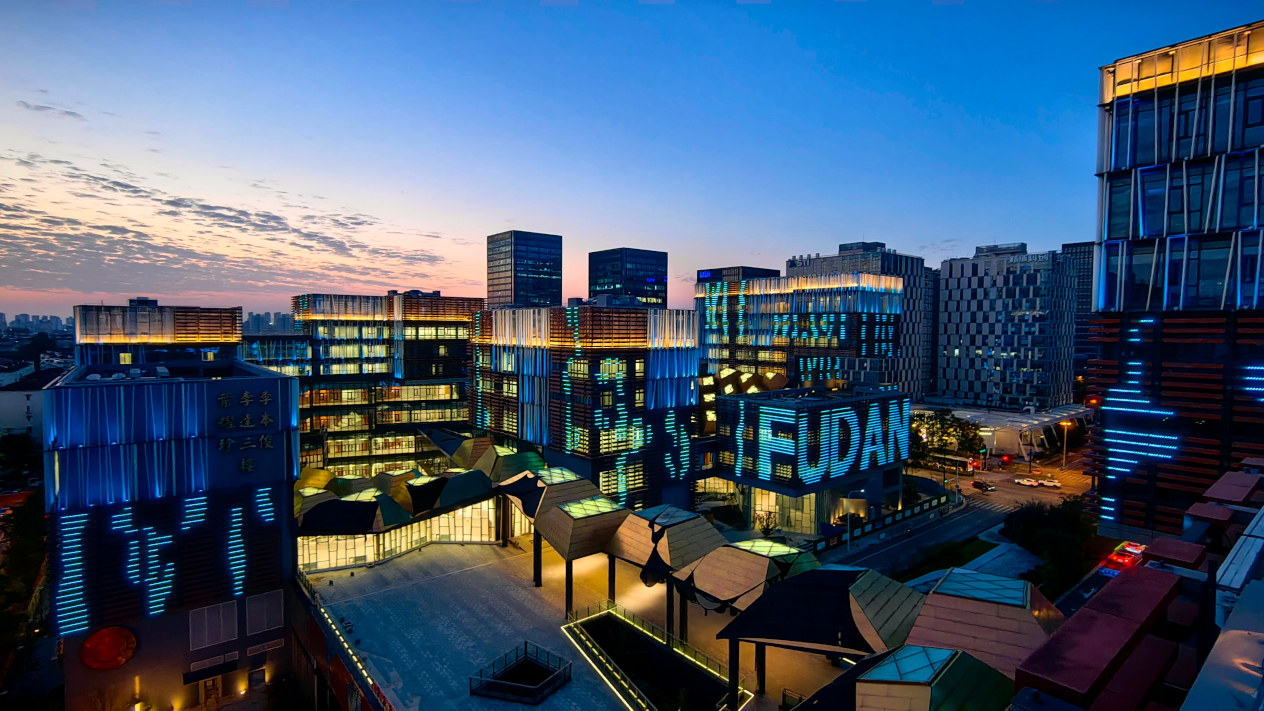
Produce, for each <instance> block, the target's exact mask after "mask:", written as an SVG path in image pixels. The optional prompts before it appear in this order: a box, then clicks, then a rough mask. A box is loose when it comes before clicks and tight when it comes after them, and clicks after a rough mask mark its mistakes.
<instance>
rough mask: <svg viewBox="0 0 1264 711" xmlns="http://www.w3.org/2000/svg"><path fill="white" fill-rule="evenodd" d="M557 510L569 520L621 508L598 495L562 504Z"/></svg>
mask: <svg viewBox="0 0 1264 711" xmlns="http://www.w3.org/2000/svg"><path fill="white" fill-rule="evenodd" d="M558 508H559V509H561V510H562V511H563V512H565V513H566V515H567V516H570V517H571V518H588V517H589V516H596V515H598V514H603V513H610V512H611V511H618V510H619V509H621V508H623V507H622V506H620V505H618V504H616V503H615V502H613V501H611V500H610V499H607V498H606V497H604V496H600V495H598V496H593V497H590V498H587V499H580V500H579V501H572V502H570V503H569V504H562V505H561V506H559V507H558Z"/></svg>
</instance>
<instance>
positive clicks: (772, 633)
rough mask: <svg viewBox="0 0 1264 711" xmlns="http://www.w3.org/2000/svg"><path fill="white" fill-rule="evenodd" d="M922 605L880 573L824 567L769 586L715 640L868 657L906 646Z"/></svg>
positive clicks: (906, 589) (920, 598)
mask: <svg viewBox="0 0 1264 711" xmlns="http://www.w3.org/2000/svg"><path fill="white" fill-rule="evenodd" d="M923 600H924V596H923V595H922V594H921V593H919V592H917V591H916V590H913V589H912V588H909V587H907V586H905V585H901V584H900V583H898V582H896V581H894V580H892V579H891V578H888V577H887V576H885V575H882V574H881V573H878V572H875V571H872V570H868V569H865V568H853V567H850V566H844V565H823V566H821V567H820V568H817V569H815V570H809V571H806V572H804V573H801V574H799V575H796V576H794V577H792V578H787V579H786V580H784V581H782V582H780V583H777V584H776V585H772V586H770V587H769V588H768V590H767V591H765V592H764V594H763V595H761V596H759V598H758V599H756V600H755V601H754V602H752V603H751V604H750V605H749V606H748V607H747V608H746V609H745V610H743V611H742V613H741V614H740V615H738V616H737V619H735V620H733V621H732V622H730V623H729V624H728V626H726V627H725V628H724V629H723V630H721V631H720V633H719V634H718V635H716V638H717V639H741V640H746V641H758V642H765V643H768V644H774V645H777V646H779V647H788V648H793V649H799V650H803V651H809V652H827V653H834V654H855V655H869V654H873V653H875V652H882V651H885V650H887V649H890V648H893V647H897V646H899V645H901V644H903V643H904V641H905V639H906V638H907V637H908V633H909V630H910V629H912V627H913V621H914V620H915V619H916V617H917V613H918V610H920V609H921V606H922V602H923Z"/></svg>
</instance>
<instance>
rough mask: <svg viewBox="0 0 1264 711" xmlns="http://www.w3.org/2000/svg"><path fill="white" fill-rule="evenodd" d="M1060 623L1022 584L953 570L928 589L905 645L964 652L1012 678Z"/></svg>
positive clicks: (1042, 600) (1045, 602) (1036, 594)
mask: <svg viewBox="0 0 1264 711" xmlns="http://www.w3.org/2000/svg"><path fill="white" fill-rule="evenodd" d="M1063 621H1065V618H1064V617H1063V615H1062V613H1061V612H1059V611H1058V610H1057V608H1055V607H1054V606H1053V604H1052V603H1050V602H1049V601H1048V600H1047V599H1046V598H1045V596H1044V595H1041V594H1040V591H1039V590H1037V589H1036V588H1035V587H1034V586H1032V584H1031V583H1029V582H1027V581H1025V580H1014V579H1012V578H1004V577H1001V576H999V575H990V574H988V573H980V572H978V571H974V570H966V569H964V568H952V569H950V570H949V571H948V573H947V574H946V575H944V576H943V577H942V578H940V579H939V582H938V583H936V584H935V587H933V588H931V591H930V594H929V595H927V597H926V602H925V604H923V605H922V608H921V610H920V612H919V614H918V616H917V620H916V622H915V623H914V625H913V629H912V631H911V632H909V635H908V643H909V644H915V645H923V646H929V647H950V648H952V649H959V650H962V651H965V652H969V653H970V654H971V655H973V656H974V657H975V658H977V659H979V660H980V661H982V662H984V663H986V664H989V665H991V666H992V667H993V668H995V669H998V670H1000V671H1001V672H1003V673H1004V674H1005V675H1006V676H1008V677H1010V678H1013V676H1014V673H1015V670H1016V669H1017V668H1018V665H1019V664H1021V663H1022V661H1023V660H1024V659H1026V658H1027V657H1028V656H1029V655H1030V654H1031V653H1032V652H1034V651H1035V650H1036V649H1037V648H1039V647H1040V646H1041V645H1043V644H1044V643H1045V641H1046V640H1047V639H1048V638H1049V635H1051V634H1053V632H1054V630H1056V629H1057V628H1058V626H1060V625H1061V624H1062V623H1063Z"/></svg>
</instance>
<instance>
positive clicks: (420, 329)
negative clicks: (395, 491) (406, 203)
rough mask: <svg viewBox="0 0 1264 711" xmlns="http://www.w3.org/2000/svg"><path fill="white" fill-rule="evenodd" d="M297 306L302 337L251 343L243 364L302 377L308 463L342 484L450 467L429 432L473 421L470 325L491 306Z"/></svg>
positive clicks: (406, 300) (347, 302)
mask: <svg viewBox="0 0 1264 711" xmlns="http://www.w3.org/2000/svg"><path fill="white" fill-rule="evenodd" d="M291 305H292V309H293V314H294V323H295V331H296V333H295V335H292V336H272V335H259V336H248V337H247V338H246V339H245V343H244V345H243V348H242V351H243V355H242V357H243V359H245V360H247V361H249V362H253V363H257V364H259V365H263V366H264V367H267V368H271V369H273V370H276V371H278V372H282V373H286V374H289V375H295V376H297V377H298V378H299V383H300V395H299V430H300V431H301V432H303V438H302V447H301V449H302V460H303V461H302V463H303V464H304V465H305V466H315V467H321V468H325V469H328V470H330V471H332V472H334V473H335V474H337V475H340V476H350V475H355V476H372V475H374V474H378V473H380V472H383V471H392V470H399V469H411V468H413V467H420V468H422V469H423V470H427V471H436V472H438V471H442V470H443V469H444V468H446V467H447V465H448V464H447V459H446V457H445V456H444V455H443V454H442V452H440V451H439V450H438V448H436V447H435V446H434V445H433V444H432V443H431V442H430V441H429V440H428V439H427V438H426V436H425V434H424V432H423V428H424V427H426V426H429V425H447V424H449V423H464V422H465V421H466V420H467V419H468V411H467V409H466V402H465V387H466V383H467V382H468V381H467V377H468V376H467V374H466V363H467V360H468V357H469V352H468V341H469V323H470V318H471V317H472V315H473V314H475V313H477V312H478V311H479V310H480V309H482V307H483V300H482V299H479V298H464V297H445V296H442V295H441V294H439V292H422V291H406V292H396V291H391V292H388V293H387V294H386V295H385V296H356V295H344V294H303V295H300V296H295V297H293V299H292V300H291Z"/></svg>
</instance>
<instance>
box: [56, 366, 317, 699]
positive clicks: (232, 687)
mask: <svg viewBox="0 0 1264 711" xmlns="http://www.w3.org/2000/svg"><path fill="white" fill-rule="evenodd" d="M195 363H197V365H196V370H195V369H194V368H193V367H188V368H186V369H185V372H184V374H183V375H181V376H179V377H176V376H175V375H174V374H173V373H170V371H169V370H168V369H167V368H166V367H165V366H162V365H158V364H153V363H144V364H138V365H127V364H123V365H118V364H101V363H93V364H90V365H85V366H79V367H77V368H75V369H73V370H72V371H70V372H68V373H67V374H65V375H64V376H62V377H61V378H59V379H58V380H55V381H54V382H53V383H51V384H50V385H49V386H48V389H47V390H46V393H47V394H48V397H47V398H46V399H45V402H44V408H45V409H44V424H45V427H44V430H43V443H44V461H45V465H44V473H45V482H44V492H45V495H46V505H47V514H48V534H49V536H48V542H49V546H48V549H49V551H50V554H49V566H48V567H49V579H50V592H51V596H50V597H51V604H52V610H51V620H52V624H53V626H54V631H55V633H56V634H57V635H58V636H59V637H60V638H61V640H60V641H61V645H62V648H63V649H64V654H63V655H62V656H61V662H60V668H61V669H62V671H63V672H64V674H65V696H66V708H68V709H72V710H74V711H79V710H85V711H86V710H87V709H93V708H101V705H100V700H101V699H112V701H108V702H107V703H108V708H122V707H123V706H124V705H126V706H127V707H129V708H130V707H131V706H132V705H133V704H135V705H136V706H137V707H138V708H139V707H148V706H149V705H150V704H154V705H155V706H162V707H166V708H171V707H174V708H200V707H203V705H213V704H215V703H217V702H218V701H219V700H220V699H224V700H227V699H230V698H232V699H241V698H242V696H243V695H246V694H248V693H249V694H254V697H255V699H256V700H255V701H250V700H249V699H245V700H244V701H245V702H246V703H262V701H263V697H264V696H265V694H266V692H264V691H263V687H264V684H265V682H266V681H268V680H271V679H272V678H275V676H276V675H277V674H279V673H282V672H285V671H287V670H288V669H289V666H290V665H289V661H288V660H289V659H290V658H291V653H292V650H291V649H290V647H291V646H292V642H291V641H290V635H289V633H288V632H287V627H288V626H287V624H286V618H287V617H288V616H289V615H290V614H291V613H292V610H290V609H289V608H290V605H289V604H288V599H287V592H286V591H287V590H288V589H289V586H290V585H291V584H292V583H291V578H292V576H293V574H294V556H293V546H294V544H293V529H292V523H291V521H292V518H291V514H292V512H293V503H292V501H293V499H292V496H293V493H292V491H291V484H292V482H293V481H294V479H295V477H297V475H298V466H297V465H298V432H297V422H296V416H297V405H298V387H297V382H296V381H295V380H294V379H292V378H289V377H285V376H282V375H279V374H277V373H274V372H272V371H269V370H265V369H263V368H260V367H258V366H254V365H250V364H246V363H242V362H241V361H238V360H233V359H228V360H215V361H206V362H200V361H195ZM289 599H292V598H289ZM255 690H258V691H257V692H256V691H255Z"/></svg>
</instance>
